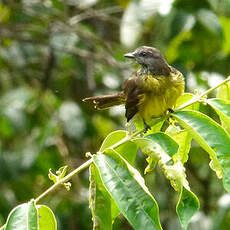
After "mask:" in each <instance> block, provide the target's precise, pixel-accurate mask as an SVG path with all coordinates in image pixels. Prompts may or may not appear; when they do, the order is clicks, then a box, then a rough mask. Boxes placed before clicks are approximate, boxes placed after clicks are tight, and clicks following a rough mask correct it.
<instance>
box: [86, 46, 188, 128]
mask: <svg viewBox="0 0 230 230" xmlns="http://www.w3.org/2000/svg"><path fill="white" fill-rule="evenodd" d="M124 56H125V57H126V58H130V59H134V60H135V61H136V62H137V63H139V64H140V68H139V69H138V70H137V71H136V72H134V73H133V74H132V76H131V77H130V78H129V79H127V80H126V81H125V83H124V87H123V91H121V92H119V93H117V94H113V95H105V96H95V97H89V98H85V99H83V101H84V102H92V103H93V104H94V107H95V109H99V110H102V109H108V108H110V107H112V106H115V105H121V104H125V109H126V112H125V116H126V118H127V122H129V121H130V120H131V119H132V118H133V117H134V116H135V115H136V114H138V115H139V116H140V117H141V118H142V119H143V121H144V124H145V128H146V130H148V129H149V128H150V127H149V126H148V125H147V124H148V121H149V120H151V119H152V118H156V117H159V116H161V115H164V114H165V113H166V112H167V111H168V110H169V111H173V108H174V106H175V104H176V100H177V98H178V97H179V96H180V95H181V94H182V93H183V92H184V86H185V83H184V77H183V75H182V73H180V72H179V71H178V70H177V69H175V68H173V67H172V66H170V65H169V64H168V63H167V62H166V60H165V59H164V57H163V56H162V54H161V53H160V51H159V50H157V49H156V48H153V47H148V46H141V47H139V48H137V49H136V50H135V51H134V52H132V53H127V54H125V55H124Z"/></svg>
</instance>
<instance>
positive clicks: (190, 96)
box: [176, 93, 199, 110]
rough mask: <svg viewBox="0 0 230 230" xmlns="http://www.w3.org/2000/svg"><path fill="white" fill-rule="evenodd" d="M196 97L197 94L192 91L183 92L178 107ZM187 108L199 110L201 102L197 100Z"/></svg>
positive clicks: (177, 102) (177, 103) (178, 100)
mask: <svg viewBox="0 0 230 230" xmlns="http://www.w3.org/2000/svg"><path fill="white" fill-rule="evenodd" d="M194 97H195V95H194V94H192V93H184V94H182V95H181V96H180V97H179V98H178V99H177V101H176V108H178V107H180V106H181V105H183V104H184V103H186V102H188V101H190V100H191V99H193V98H194ZM186 109H191V110H198V109H199V102H196V103H194V104H192V105H189V106H188V107H186Z"/></svg>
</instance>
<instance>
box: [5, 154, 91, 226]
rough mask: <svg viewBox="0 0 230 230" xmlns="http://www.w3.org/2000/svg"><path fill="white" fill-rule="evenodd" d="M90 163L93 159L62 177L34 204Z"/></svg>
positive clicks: (36, 200)
mask: <svg viewBox="0 0 230 230" xmlns="http://www.w3.org/2000/svg"><path fill="white" fill-rule="evenodd" d="M92 162H93V159H92V158H91V159H89V160H88V161H86V162H85V163H84V164H82V165H80V166H79V167H78V168H76V169H75V170H73V171H72V172H71V173H69V174H68V175H67V176H65V177H63V178H62V179H61V180H59V181H58V182H56V183H55V184H53V185H52V186H51V187H50V188H48V189H47V190H46V191H45V192H43V193H42V194H41V195H40V196H39V197H37V198H36V199H35V203H37V202H38V201H39V200H41V199H42V198H43V197H44V196H46V195H47V194H48V193H50V192H51V191H54V190H55V189H56V188H57V187H58V186H59V185H60V184H63V183H65V182H67V181H69V179H70V178H71V177H73V176H74V175H76V174H78V173H80V172H81V171H82V170H83V169H85V168H87V167H89V166H90V165H91V163H92ZM0 230H1V229H0Z"/></svg>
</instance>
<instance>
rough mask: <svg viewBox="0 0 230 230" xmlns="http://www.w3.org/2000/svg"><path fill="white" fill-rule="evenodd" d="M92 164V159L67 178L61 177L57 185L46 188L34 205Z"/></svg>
mask: <svg viewBox="0 0 230 230" xmlns="http://www.w3.org/2000/svg"><path fill="white" fill-rule="evenodd" d="M92 162H93V159H92V158H91V159H89V160H88V161H86V162H85V163H84V164H82V165H81V166H79V167H78V168H76V169H75V170H73V171H72V172H71V173H69V174H68V175H67V176H65V177H63V178H62V179H61V180H59V181H58V182H57V183H55V184H53V185H52V186H51V187H50V188H48V189H47V190H46V191H45V192H43V193H42V194H41V195H40V196H39V197H37V198H36V199H35V203H37V202H38V201H39V200H41V199H42V198H43V197H44V196H46V195H47V194H48V193H50V192H51V191H54V190H55V189H56V188H57V187H58V186H59V185H60V184H63V183H65V182H67V181H69V180H70V178H71V177H73V176H74V175H76V174H78V173H80V172H81V171H82V170H83V169H85V168H88V167H89V166H90V165H91V163H92Z"/></svg>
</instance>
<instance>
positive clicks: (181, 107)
mask: <svg viewBox="0 0 230 230" xmlns="http://www.w3.org/2000/svg"><path fill="white" fill-rule="evenodd" d="M228 81H230V76H228V77H227V78H226V79H225V80H224V81H222V82H221V83H219V84H218V85H216V86H214V87H212V88H210V89H208V90H206V91H205V92H203V93H202V94H201V95H199V96H196V97H194V98H192V99H191V100H189V101H188V102H186V103H184V104H183V105H181V106H180V107H178V108H177V109H176V110H175V112H176V111H179V110H182V109H184V108H185V107H187V106H190V105H192V104H194V103H196V102H198V101H199V100H200V99H201V98H202V97H204V96H205V95H208V94H209V93H211V92H213V91H214V90H215V89H217V88H219V87H220V86H222V85H224V84H225V83H227V82H228Z"/></svg>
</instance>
